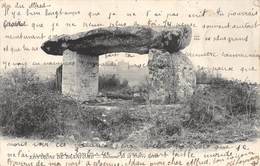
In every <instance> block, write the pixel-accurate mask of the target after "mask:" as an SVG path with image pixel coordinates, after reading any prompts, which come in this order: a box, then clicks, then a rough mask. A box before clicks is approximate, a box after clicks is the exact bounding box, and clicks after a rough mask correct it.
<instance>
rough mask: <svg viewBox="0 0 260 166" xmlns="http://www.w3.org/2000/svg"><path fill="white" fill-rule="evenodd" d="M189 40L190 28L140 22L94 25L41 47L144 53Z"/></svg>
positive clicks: (58, 51) (55, 50)
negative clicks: (91, 27)
mask: <svg viewBox="0 0 260 166" xmlns="http://www.w3.org/2000/svg"><path fill="white" fill-rule="evenodd" d="M190 40H191V28H190V27H188V26H179V27H174V28H159V27H158V28H157V29H152V28H150V27H144V26H129V27H108V28H98V29H94V30H91V31H88V32H82V33H78V34H75V35H62V36H59V37H57V38H53V39H51V40H49V41H46V42H45V43H43V45H42V47H41V48H42V49H43V50H44V51H45V52H46V53H48V54H53V55H63V52H64V51H65V50H67V49H69V50H71V51H75V52H77V53H79V54H84V55H85V54H86V55H90V56H98V55H102V54H106V53H113V52H130V53H138V54H147V53H148V52H149V49H151V48H156V49H163V50H166V51H168V52H170V53H172V52H177V51H179V50H181V49H183V48H185V47H186V46H187V45H189V43H190Z"/></svg>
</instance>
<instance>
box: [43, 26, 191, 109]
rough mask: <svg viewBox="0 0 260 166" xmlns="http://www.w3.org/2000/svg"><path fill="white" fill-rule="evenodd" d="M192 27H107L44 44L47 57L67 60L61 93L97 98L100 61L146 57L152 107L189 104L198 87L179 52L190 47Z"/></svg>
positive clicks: (62, 37)
mask: <svg viewBox="0 0 260 166" xmlns="http://www.w3.org/2000/svg"><path fill="white" fill-rule="evenodd" d="M191 34H192V30H191V28H190V27H189V26H176V27H170V28H164V27H156V28H151V27H146V26H128V27H107V28H98V29H93V30H90V31H88V32H81V33H77V34H74V35H61V36H58V37H55V38H52V39H50V40H48V41H46V42H44V43H43V44H42V46H41V48H42V50H43V51H45V52H46V53H47V54H52V55H58V56H61V55H62V56H63V66H62V74H61V75H62V78H61V80H62V81H61V82H62V85H61V89H62V93H63V94H65V95H69V96H71V97H73V98H75V99H77V100H81V101H86V100H91V99H94V98H96V97H97V95H98V76H99V73H98V72H99V56H100V55H104V54H107V53H116V52H128V53H137V54H140V56H142V55H143V54H148V56H149V61H148V69H149V79H148V83H147V86H148V88H147V89H148V99H149V101H151V103H158V104H170V103H183V102H186V101H187V100H188V99H189V98H190V97H191V96H192V94H193V92H194V88H195V85H196V76H195V70H194V67H193V65H192V62H191V61H190V60H189V58H188V57H187V56H186V55H185V54H183V53H182V52H181V51H180V50H182V49H184V48H185V47H187V46H188V45H189V43H190V41H191Z"/></svg>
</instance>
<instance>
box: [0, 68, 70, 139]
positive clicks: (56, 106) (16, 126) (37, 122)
mask: <svg viewBox="0 0 260 166" xmlns="http://www.w3.org/2000/svg"><path fill="white" fill-rule="evenodd" d="M49 85H50V84H48V82H47V83H46V82H41V81H40V80H39V77H38V76H37V75H36V74H35V73H34V72H33V71H31V70H29V69H27V68H20V69H15V70H13V71H12V72H9V73H7V74H6V75H5V76H4V77H3V78H2V81H1V90H0V91H1V93H0V101H1V102H0V125H1V126H2V128H3V132H4V133H5V134H8V135H14V136H26V137H28V136H38V137H41V138H50V137H54V136H56V135H57V134H62V133H64V123H63V118H64V117H63V115H64V112H63V111H64V110H63V108H62V106H64V105H66V103H68V101H69V100H67V99H65V98H64V97H62V96H61V95H60V94H59V93H57V91H55V90H53V89H51V88H50V87H49ZM66 101H67V102H66ZM67 105H70V104H67Z"/></svg>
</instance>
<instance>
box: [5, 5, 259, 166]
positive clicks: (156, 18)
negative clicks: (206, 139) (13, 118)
mask: <svg viewBox="0 0 260 166" xmlns="http://www.w3.org/2000/svg"><path fill="white" fill-rule="evenodd" d="M0 13H1V33H0V74H1V73H5V72H6V71H9V70H11V69H13V68H15V67H21V66H27V67H33V68H37V67H38V66H40V65H41V66H42V65H43V66H44V65H46V66H48V67H49V66H54V67H53V69H54V70H52V71H47V70H48V69H47V68H48V67H46V71H44V72H45V73H43V75H45V76H46V75H48V74H49V75H52V74H53V73H55V68H56V67H57V66H58V65H60V64H61V63H62V57H61V56H52V55H47V54H46V53H45V52H43V51H42V50H41V48H40V47H41V45H42V43H43V42H44V41H46V40H48V39H50V38H52V37H55V36H56V35H62V34H75V33H78V32H83V31H88V30H91V29H94V28H97V27H107V26H132V25H145V26H150V27H156V26H166V27H168V26H169V27H170V26H175V25H190V26H191V28H192V31H193V32H192V41H191V43H190V45H189V46H188V47H187V48H185V49H184V50H183V52H184V53H185V54H187V55H188V56H189V58H190V59H191V60H192V62H193V64H194V65H195V67H196V68H197V69H200V68H205V69H210V70H213V71H215V72H217V73H220V74H221V75H222V76H224V77H226V78H229V79H239V80H242V81H249V82H253V83H255V82H256V83H258V84H259V83H260V78H259V76H260V74H259V70H260V62H259V60H260V42H259V40H260V2H259V0H212V1H207V0H200V1H199V0H193V1H188V0H182V1H177V0H174V1H170V0H163V1H157V0H147V1H145V0H127V1H119V0H114V1H108V0H96V1H94V0H93V1H84V0H75V1H69V0H56V1H54V0H46V1H44V0H41V1H37V2H36V1H31V0H30V1H14V0H0ZM106 61H126V62H129V64H131V65H140V64H141V65H143V64H147V61H148V57H147V55H139V56H138V55H137V56H134V57H132V56H127V55H121V56H107V57H101V58H100V63H105V62H106ZM60 146H61V147H60ZM80 146H82V147H80ZM90 146H91V145H90ZM125 146H127V145H125ZM259 149H260V143H259V140H257V141H255V142H243V143H240V144H232V145H223V146H217V145H216V146H213V147H211V148H210V149H208V148H205V149H199V150H194V149H193V150H189V149H188V150H186V149H185V150H184V149H181V150H180V149H169V150H168V149H167V150H162V149H156V148H155V149H152V150H143V149H139V150H134V151H127V150H126V151H125V150H121V149H119V148H115V149H104V148H92V147H88V146H87V147H84V146H83V145H70V144H67V143H66V144H63V142H61V143H58V144H56V143H49V142H46V141H35V140H27V139H24V140H23V139H17V140H16V139H14V138H12V139H10V138H6V137H5V138H1V139H0V166H7V165H10V166H16V165H24V166H27V165H32V166H58V165H62V166H63V165H64V166H74V165H75V166H79V165H80V166H83V165H99V166H101V165H104V166H105V165H125V166H127V165H143V164H144V163H145V164H147V165H150V166H155V165H158V166H159V165H187V166H191V165H194V166H195V165H229V166H231V165H260V161H259Z"/></svg>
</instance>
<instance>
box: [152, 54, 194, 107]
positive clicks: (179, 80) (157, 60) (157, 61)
mask: <svg viewBox="0 0 260 166" xmlns="http://www.w3.org/2000/svg"><path fill="white" fill-rule="evenodd" d="M148 68H149V77H150V88H149V98H150V101H151V102H152V103H156V104H170V103H183V102H186V101H187V100H188V99H189V98H190V97H191V96H192V94H193V91H194V87H195V86H196V75H195V70H194V67H193V65H192V63H191V61H190V60H189V58H188V57H187V56H185V55H184V54H182V53H181V52H177V53H169V52H167V51H163V50H157V49H151V50H150V51H149V61H148Z"/></svg>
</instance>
